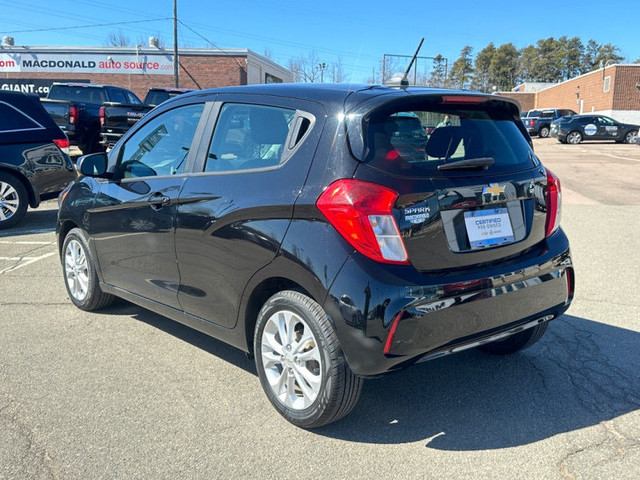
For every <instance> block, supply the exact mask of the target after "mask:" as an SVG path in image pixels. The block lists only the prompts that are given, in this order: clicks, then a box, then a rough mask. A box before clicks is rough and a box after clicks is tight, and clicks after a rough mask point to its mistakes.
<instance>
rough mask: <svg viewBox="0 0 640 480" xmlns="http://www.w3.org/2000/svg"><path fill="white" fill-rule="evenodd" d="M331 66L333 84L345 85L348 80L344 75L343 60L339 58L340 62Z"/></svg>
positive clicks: (337, 61)
mask: <svg viewBox="0 0 640 480" xmlns="http://www.w3.org/2000/svg"><path fill="white" fill-rule="evenodd" d="M329 65H330V67H329V68H330V70H331V81H332V82H333V83H343V82H344V81H345V80H346V79H347V75H346V74H345V73H344V66H343V65H342V58H341V57H338V60H336V61H335V62H333V63H331V64H329Z"/></svg>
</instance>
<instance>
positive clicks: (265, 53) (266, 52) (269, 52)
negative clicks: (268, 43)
mask: <svg viewBox="0 0 640 480" xmlns="http://www.w3.org/2000/svg"><path fill="white" fill-rule="evenodd" d="M262 56H263V57H264V58H268V59H269V60H271V61H273V50H271V49H270V48H265V49H264V51H263V52H262Z"/></svg>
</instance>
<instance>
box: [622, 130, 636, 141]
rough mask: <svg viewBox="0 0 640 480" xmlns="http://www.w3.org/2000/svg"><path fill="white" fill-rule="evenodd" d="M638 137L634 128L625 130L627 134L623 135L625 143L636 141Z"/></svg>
mask: <svg viewBox="0 0 640 480" xmlns="http://www.w3.org/2000/svg"><path fill="white" fill-rule="evenodd" d="M637 138H638V132H637V131H636V130H631V131H630V132H627V134H626V135H625V136H624V141H625V143H629V144H632V143H636V139H637Z"/></svg>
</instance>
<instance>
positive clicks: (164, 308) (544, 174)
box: [57, 85, 574, 428]
mask: <svg viewBox="0 0 640 480" xmlns="http://www.w3.org/2000/svg"><path fill="white" fill-rule="evenodd" d="M407 122H411V123H412V124H415V125H416V126H417V125H421V126H423V127H426V126H430V125H431V126H433V125H438V126H437V127H436V128H434V129H431V128H430V129H428V131H429V133H427V130H425V129H421V128H413V129H411V131H410V132H407V131H405V130H406V129H404V130H403V129H402V128H401V125H403V124H406V123H407ZM79 169H80V171H81V172H82V174H83V175H84V176H83V177H81V178H80V179H79V180H77V181H76V182H75V183H73V184H72V185H71V186H70V187H69V188H67V189H66V190H65V191H64V192H63V193H62V194H61V196H60V210H59V219H58V225H57V231H58V238H59V248H60V255H61V260H62V265H63V272H64V279H65V284H66V286H67V290H68V293H69V296H70V298H71V300H72V301H73V303H75V304H76V305H77V306H78V307H79V308H81V309H83V310H95V309H99V308H104V307H106V306H107V305H108V304H109V303H110V302H111V300H112V299H113V298H114V296H117V297H122V298H125V299H127V300H129V301H131V302H134V303H136V304H139V305H141V306H143V307H146V308H148V309H151V310H153V311H155V312H158V313H161V314H163V315H166V316H167V317H170V318H172V319H174V320H177V321H178V322H181V323H184V324H186V325H188V326H190V327H193V328H195V329H197V330H200V331H202V332H205V333H207V334H209V335H211V336H213V337H216V338H219V339H221V340H223V341H225V342H228V343H229V344H231V345H234V346H236V347H238V348H240V349H242V350H244V351H246V352H249V353H251V354H253V356H254V358H255V362H256V367H257V371H258V375H259V377H260V382H261V384H262V388H263V389H264V391H265V393H266V395H267V397H268V398H269V400H270V401H271V403H272V404H273V405H274V407H275V408H276V409H277V410H278V412H280V413H281V414H282V415H283V416H284V417H285V418H286V419H287V420H289V421H290V422H292V423H294V424H296V425H299V426H302V427H306V428H311V427H317V426H320V425H324V424H327V423H330V422H333V421H335V420H338V419H339V418H341V417H343V416H344V415H346V414H347V413H349V411H351V410H352V409H353V408H354V406H355V405H356V402H357V400H358V397H359V394H360V389H361V387H362V381H363V378H366V377H368V376H376V375H380V374H384V373H385V372H390V371H393V370H396V369H400V368H404V367H407V366H409V365H412V364H415V363H417V362H420V361H424V360H429V359H433V358H437V357H440V356H443V355H446V354H449V353H455V352H458V351H462V350H465V349H467V348H473V347H479V348H481V349H483V350H485V351H489V352H493V353H498V354H507V353H512V352H516V351H518V350H521V349H523V348H526V347H528V346H530V345H532V344H533V343H534V342H536V341H537V340H538V339H539V338H540V337H541V336H542V334H543V333H544V331H545V329H546V328H547V323H548V321H549V320H552V319H554V318H556V317H558V316H559V315H561V314H562V313H563V312H564V311H565V310H566V309H567V308H568V306H569V304H570V302H571V300H572V296H573V289H574V282H573V279H574V275H573V268H572V262H571V257H570V253H569V242H568V240H567V237H566V236H565V234H564V233H563V231H562V230H561V229H560V228H559V223H560V206H561V190H560V181H559V180H558V178H556V176H555V175H554V174H553V173H551V172H550V171H549V170H547V169H545V168H544V167H543V166H542V164H541V163H540V161H539V160H538V158H537V157H536V155H535V154H534V152H533V150H532V148H531V143H530V139H529V137H528V135H527V133H526V131H525V130H524V127H523V125H522V123H521V121H520V117H519V111H518V107H517V106H516V104H514V103H513V102H512V101H511V100H509V99H507V98H501V97H497V96H493V95H484V94H477V93H469V92H457V91H450V90H434V89H412V88H407V89H392V88H386V87H380V86H359V87H356V86H352V85H350V86H346V85H313V86H310V85H269V86H250V87H232V88H224V89H216V90H208V91H199V92H193V93H189V94H185V95H181V96H179V97H176V98H175V99H173V100H170V101H168V102H166V103H164V104H163V105H162V106H160V107H159V108H157V109H155V110H154V111H153V112H152V113H150V114H149V115H147V116H145V118H144V119H143V120H141V121H140V122H139V123H137V124H136V126H135V127H134V128H132V129H131V131H130V132H128V133H127V134H126V135H125V136H124V137H123V138H122V140H121V141H120V142H118V144H117V145H116V146H115V148H114V149H113V150H112V151H111V152H110V153H109V154H108V155H107V154H103V153H99V154H94V155H88V156H86V157H83V158H82V159H81V160H80V162H79Z"/></svg>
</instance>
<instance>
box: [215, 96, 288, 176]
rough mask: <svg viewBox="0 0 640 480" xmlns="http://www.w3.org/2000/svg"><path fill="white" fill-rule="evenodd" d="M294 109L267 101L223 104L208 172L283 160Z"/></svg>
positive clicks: (253, 166) (277, 163)
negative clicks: (277, 105)
mask: <svg viewBox="0 0 640 480" xmlns="http://www.w3.org/2000/svg"><path fill="white" fill-rule="evenodd" d="M294 116H295V110H290V109H285V108H279V107H269V106H264V105H249V104H234V103H227V104H225V105H223V107H222V109H221V111H220V116H219V118H218V122H217V124H216V128H215V131H214V134H213V138H212V140H211V145H210V147H209V155H208V158H207V163H206V166H205V171H207V172H229V171H237V170H247V169H255V168H266V167H273V166H276V165H279V164H280V161H281V159H282V154H283V151H284V147H285V142H286V140H287V137H288V135H289V129H290V127H291V121H292V120H293V117H294Z"/></svg>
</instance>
